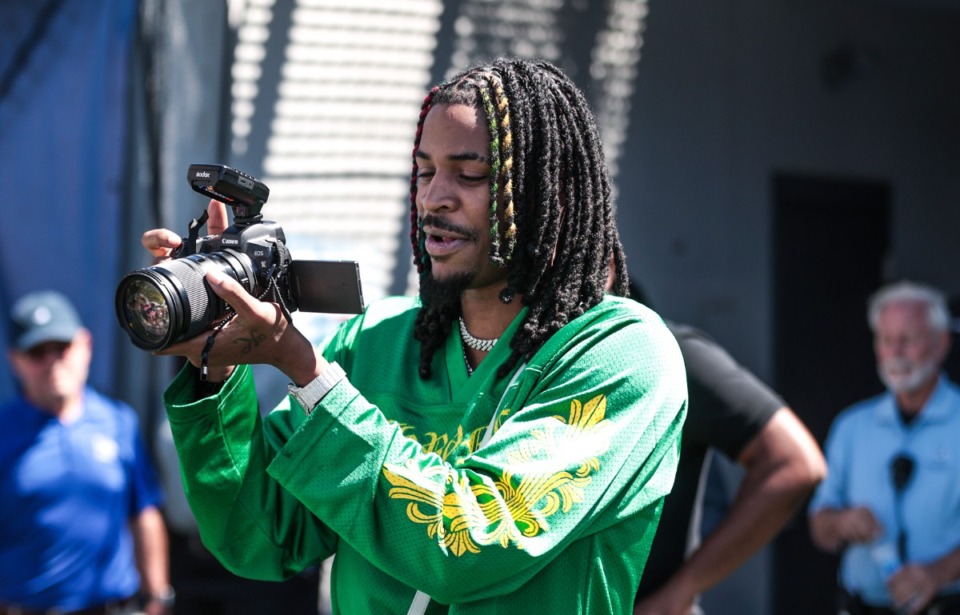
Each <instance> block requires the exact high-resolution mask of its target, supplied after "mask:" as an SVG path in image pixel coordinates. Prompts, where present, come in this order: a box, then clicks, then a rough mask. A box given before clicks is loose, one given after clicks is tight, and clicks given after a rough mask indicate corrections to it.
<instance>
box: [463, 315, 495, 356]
mask: <svg viewBox="0 0 960 615" xmlns="http://www.w3.org/2000/svg"><path fill="white" fill-rule="evenodd" d="M460 339H462V340H463V343H464V344H466V345H467V346H469V347H470V348H473V349H474V350H479V351H481V352H490V349H491V348H493V345H494V344H496V343H497V342H498V341H500V338H499V337H495V338H493V339H490V340H482V339H480V338H478V337H473V336H472V335H470V332H469V331H467V325H466V323H464V322H463V317H462V316H461V317H460Z"/></svg>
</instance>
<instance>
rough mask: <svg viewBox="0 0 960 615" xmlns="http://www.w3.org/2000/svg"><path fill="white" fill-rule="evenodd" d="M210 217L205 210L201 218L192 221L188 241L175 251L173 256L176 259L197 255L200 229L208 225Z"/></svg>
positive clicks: (189, 225)
mask: <svg viewBox="0 0 960 615" xmlns="http://www.w3.org/2000/svg"><path fill="white" fill-rule="evenodd" d="M209 217H210V216H209V215H208V214H207V211H206V210H204V211H203V214H201V215H200V217H199V218H194V219H193V220H190V224H188V225H187V240H186V241H184V242H183V243H181V244H180V247H178V248H177V249H176V250H174V252H173V254H172V256H173V257H174V258H182V257H184V256H190V255H191V254H196V252H197V240H198V239H199V238H200V228H201V227H202V226H203V225H204V224H206V223H207V218H209Z"/></svg>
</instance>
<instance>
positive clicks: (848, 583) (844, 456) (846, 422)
mask: <svg viewBox="0 0 960 615" xmlns="http://www.w3.org/2000/svg"><path fill="white" fill-rule="evenodd" d="M825 450H826V457H827V464H828V467H829V472H828V475H827V478H826V479H825V480H824V481H823V482H821V483H820V485H819V486H818V488H817V490H816V492H815V493H814V496H813V500H812V501H811V502H810V508H809V512H810V513H811V514H813V513H814V512H816V511H818V510H820V509H823V508H847V507H850V506H866V507H868V508H870V510H872V511H873V514H874V516H875V517H876V518H877V520H878V521H879V522H880V523H881V525H882V526H883V528H884V530H885V533H884V536H882V537H881V538H880V539H879V540H878V541H877V542H876V543H874V544H871V545H863V544H857V545H849V546H848V547H847V548H846V549H845V551H844V553H843V558H842V561H841V567H840V583H841V584H842V585H843V587H844V588H845V589H847V591H849V592H851V593H855V594H859V595H860V596H861V597H862V598H863V600H864V601H866V602H867V603H868V604H871V605H875V606H889V605H890V604H892V601H891V599H890V595H889V594H888V592H887V588H886V585H885V583H884V579H885V578H886V577H887V576H888V574H889V572H888V573H887V574H885V573H884V567H885V566H886V565H888V564H885V563H884V562H883V561H882V559H883V558H881V557H879V554H880V553H881V552H883V551H884V549H883V548H881V547H882V546H884V545H886V546H887V549H886V551H887V554H888V555H889V554H890V553H891V552H894V553H895V549H893V548H892V545H895V544H896V536H897V515H896V490H895V489H894V484H893V480H892V478H891V470H890V465H891V462H892V460H893V458H894V457H896V456H897V455H898V454H900V453H906V454H908V455H910V456H911V457H913V459H914V462H915V463H914V468H913V472H912V477H911V479H910V481H909V482H908V483H907V485H906V487H905V488H904V490H903V492H902V495H901V504H900V506H901V511H902V520H903V521H902V523H903V527H904V529H905V530H906V534H907V549H906V553H907V557H906V559H907V561H908V562H912V563H926V562H929V561H931V560H935V559H938V558H940V557H942V556H943V555H945V554H946V553H948V552H950V551H952V550H953V549H956V548H957V547H960V388H958V387H957V385H956V384H954V383H952V382H950V381H949V380H947V379H946V377H944V376H941V377H940V380H939V382H938V383H937V387H936V389H935V390H934V392H933V394H932V395H931V396H930V399H929V400H927V403H926V405H925V406H924V407H923V410H921V412H920V414H919V415H918V416H917V417H916V418H915V419H914V420H913V421H912V422H911V423H910V425H904V424H903V421H902V420H901V419H900V417H899V414H898V412H897V407H896V402H895V400H894V396H893V395H892V394H891V393H889V392H888V393H884V394H882V395H879V396H877V397H873V398H871V399H868V400H865V401H862V402H860V403H857V404H855V405H853V406H851V407H850V408H848V409H846V410H844V411H843V412H842V413H840V415H838V416H837V418H836V420H835V421H834V423H833V426H832V427H831V428H830V434H829V436H828V437H827V442H826V447H825ZM943 591H944V592H945V593H953V592H957V591H960V582H958V583H954V584H953V585H951V586H950V587H947V588H945V589H944V590H943Z"/></svg>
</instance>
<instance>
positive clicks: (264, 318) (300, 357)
mask: <svg viewBox="0 0 960 615" xmlns="http://www.w3.org/2000/svg"><path fill="white" fill-rule="evenodd" d="M187 180H188V182H189V183H190V186H191V188H193V189H194V190H195V191H197V192H199V193H201V194H204V195H207V196H212V197H213V200H212V201H211V202H210V204H209V206H208V209H207V212H206V213H205V214H204V215H203V216H201V217H200V218H199V219H195V220H193V221H192V222H191V224H190V227H189V236H188V238H187V239H186V240H181V238H180V237H179V236H178V235H177V234H176V233H174V232H172V231H170V230H167V229H155V230H152V231H148V232H146V233H145V234H144V235H143V237H142V239H141V243H142V244H143V246H144V247H145V248H147V250H149V251H150V253H151V254H152V255H153V256H154V259H155V264H154V265H153V266H152V267H147V268H145V269H140V270H137V271H133V272H131V273H128V274H127V275H126V276H124V277H123V279H121V280H120V284H119V286H118V288H117V295H116V308H117V317H118V319H119V320H120V323H121V326H123V327H124V330H125V331H126V332H127V333H128V334H129V335H130V338H131V340H132V341H133V343H134V344H135V345H137V346H139V347H140V348H143V349H145V350H151V351H154V352H156V353H157V354H176V355H183V356H186V357H187V358H189V360H190V361H191V363H193V364H194V365H196V366H198V367H201V369H202V372H201V377H203V378H206V379H210V380H220V379H222V378H225V377H226V375H229V373H230V371H232V367H230V366H232V365H236V364H239V363H247V364H254V363H265V364H270V365H274V366H276V367H278V368H279V369H281V371H284V372H285V373H287V375H288V376H290V377H291V378H292V379H294V381H298V380H299V378H298V377H296V375H295V374H299V373H306V372H307V371H311V370H316V362H317V359H316V358H314V357H313V355H314V353H313V352H301V350H302V349H304V348H306V349H312V344H310V342H309V341H308V340H307V339H306V338H305V337H304V336H303V335H302V334H301V333H300V332H299V331H297V330H296V329H295V328H294V327H292V326H291V322H290V321H291V313H292V312H294V311H296V310H297V309H298V308H299V309H301V310H305V311H314V312H331V313H358V312H360V311H361V310H362V306H363V296H362V292H361V290H360V279H359V272H358V268H357V264H356V263H355V262H352V261H294V260H293V259H292V258H291V256H290V253H289V251H288V250H287V248H286V238H285V236H284V233H283V229H281V228H280V225H278V224H277V223H275V222H271V221H267V220H263V219H262V216H261V214H260V211H261V209H262V207H263V205H264V203H265V202H266V200H267V197H268V195H269V189H268V188H267V187H266V185H264V184H263V183H262V182H260V181H258V180H256V179H254V178H253V177H250V176H249V175H246V174H244V173H241V172H240V171H236V170H234V169H231V168H229V167H225V166H222V165H191V166H190V168H189V169H188V171H187ZM224 203H226V204H229V205H230V206H231V207H232V208H233V211H234V218H235V219H234V223H233V224H232V225H230V226H228V225H227V213H226V207H225V205H224ZM204 222H206V224H207V231H208V234H207V235H206V236H204V237H198V235H199V230H200V227H201V226H202V225H203V224H204ZM261 300H263V301H261ZM228 322H229V325H227V323H228ZM203 332H207V333H208V334H207V335H205V336H204V335H200V334H201V333H203ZM215 339H216V340H217V349H216V351H214V350H213V345H214V340H215ZM290 339H292V340H293V341H292V343H291V344H290V345H289V346H288V343H287V342H286V340H290ZM280 348H283V349H284V350H283V352H280ZM209 368H216V369H217V373H216V374H211V375H208V374H207V370H208V369H209ZM307 381H309V378H308V380H307Z"/></svg>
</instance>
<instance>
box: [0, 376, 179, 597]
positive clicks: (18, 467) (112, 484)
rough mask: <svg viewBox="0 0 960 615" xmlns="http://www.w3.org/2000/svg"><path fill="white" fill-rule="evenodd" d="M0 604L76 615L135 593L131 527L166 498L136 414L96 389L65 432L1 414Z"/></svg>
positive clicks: (18, 405)
mask: <svg viewBox="0 0 960 615" xmlns="http://www.w3.org/2000/svg"><path fill="white" fill-rule="evenodd" d="M0 426H2V430H3V431H2V434H0V604H12V605H18V606H21V607H25V608H29V609H36V610H45V609H51V608H59V609H61V610H64V611H73V610H79V609H83V608H87V607H91V606H96V605H101V604H103V603H105V602H108V601H110V600H117V599H123V598H126V597H128V596H131V595H133V594H135V593H136V592H137V590H138V589H139V586H140V578H139V575H138V573H137V570H136V567H135V560H134V552H133V538H132V536H131V533H130V531H129V528H128V523H129V521H130V520H131V518H132V517H134V516H136V515H137V514H138V513H140V512H141V511H142V510H143V509H144V508H146V507H148V506H158V505H159V502H160V491H159V487H158V483H157V479H156V475H155V472H154V470H153V467H152V465H151V464H150V462H149V460H148V458H147V455H146V451H145V448H144V444H143V439H142V437H141V434H140V431H139V422H138V418H137V415H136V413H135V412H134V411H133V410H132V409H131V408H130V407H129V406H126V405H124V404H122V403H120V402H117V401H113V400H111V399H108V398H106V397H104V396H102V395H100V394H99V393H97V392H95V391H94V390H93V389H90V388H87V389H86V391H85V392H84V400H83V414H82V416H81V417H80V418H79V419H77V420H76V421H74V422H72V423H69V424H64V423H62V422H60V421H59V420H58V419H57V418H55V417H53V416H51V415H50V414H48V413H46V412H43V411H42V410H40V409H39V408H36V407H34V406H32V405H31V404H30V403H29V402H27V401H26V400H25V399H23V398H22V397H18V398H16V399H14V400H13V401H11V402H9V403H6V404H4V405H3V406H0Z"/></svg>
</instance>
